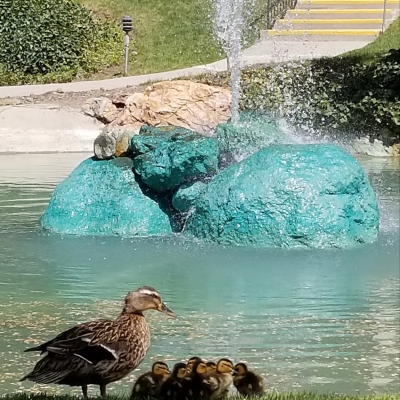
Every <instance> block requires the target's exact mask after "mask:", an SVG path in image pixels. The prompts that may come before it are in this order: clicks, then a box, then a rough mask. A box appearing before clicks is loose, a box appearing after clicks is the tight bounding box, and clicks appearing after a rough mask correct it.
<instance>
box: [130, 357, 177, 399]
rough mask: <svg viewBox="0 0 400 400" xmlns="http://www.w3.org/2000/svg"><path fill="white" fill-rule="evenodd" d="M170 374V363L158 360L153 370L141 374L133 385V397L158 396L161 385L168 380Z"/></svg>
mask: <svg viewBox="0 0 400 400" xmlns="http://www.w3.org/2000/svg"><path fill="white" fill-rule="evenodd" d="M169 374H170V371H169V368H168V365H167V364H166V363H164V362H161V361H156V362H155V363H154V364H153V365H152V367H151V371H149V372H146V373H145V374H143V375H140V376H139V378H138V379H137V380H136V382H135V384H134V385H133V389H132V393H131V399H147V398H149V397H156V396H157V395H158V394H159V392H160V388H161V385H162V384H163V383H164V382H165V381H166V379H167V378H168V376H169Z"/></svg>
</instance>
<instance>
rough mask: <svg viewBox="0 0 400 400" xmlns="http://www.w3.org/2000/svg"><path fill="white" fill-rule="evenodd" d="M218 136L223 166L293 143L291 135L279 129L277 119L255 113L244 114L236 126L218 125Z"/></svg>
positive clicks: (230, 124)
mask: <svg viewBox="0 0 400 400" xmlns="http://www.w3.org/2000/svg"><path fill="white" fill-rule="evenodd" d="M216 134H217V139H218V146H219V150H220V154H221V156H222V157H223V161H222V163H223V164H231V163H233V162H236V161H240V160H243V159H244V158H246V157H248V156H250V155H252V154H254V153H255V152H257V151H259V150H261V149H262V148H264V147H268V146H271V145H272V144H287V143H292V142H293V140H292V139H291V138H290V137H289V135H288V134H287V133H286V132H284V131H283V130H282V129H281V128H279V126H278V124H277V121H276V119H274V118H271V117H270V116H269V115H266V114H260V113H257V112H255V111H247V112H242V113H241V114H240V118H239V121H238V122H237V123H235V124H233V123H231V122H230V121H228V122H226V123H221V124H218V125H217V127H216ZM224 161H226V162H224Z"/></svg>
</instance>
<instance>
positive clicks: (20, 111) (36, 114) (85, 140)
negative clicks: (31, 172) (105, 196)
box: [0, 104, 103, 153]
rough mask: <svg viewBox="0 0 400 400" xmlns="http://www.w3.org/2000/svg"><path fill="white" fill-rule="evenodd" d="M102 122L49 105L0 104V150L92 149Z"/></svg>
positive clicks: (1, 151)
mask: <svg viewBox="0 0 400 400" xmlns="http://www.w3.org/2000/svg"><path fill="white" fill-rule="evenodd" d="M102 127H103V124H102V123H100V122H99V121H97V120H95V119H94V118H91V117H88V116H87V115H83V113H81V112H80V111H79V110H74V109H66V108H60V107H57V106H49V105H40V104H35V105H16V106H3V107H0V143H1V147H0V153H49V152H54V153H56V152H81V151H88V152H92V151H93V141H94V139H95V138H96V137H97V136H98V134H99V133H100V131H101V129H102Z"/></svg>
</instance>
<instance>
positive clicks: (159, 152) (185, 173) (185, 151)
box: [131, 127, 219, 193]
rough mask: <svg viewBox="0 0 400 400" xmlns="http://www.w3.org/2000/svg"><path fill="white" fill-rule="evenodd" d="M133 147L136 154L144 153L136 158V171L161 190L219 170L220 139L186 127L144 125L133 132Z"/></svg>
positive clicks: (153, 187) (164, 190) (144, 181)
mask: <svg viewBox="0 0 400 400" xmlns="http://www.w3.org/2000/svg"><path fill="white" fill-rule="evenodd" d="M131 150H132V152H133V154H134V155H136V154H141V155H138V156H136V157H135V159H134V161H133V166H134V170H135V172H136V173H137V174H138V175H139V176H140V178H141V179H142V181H143V183H144V184H145V185H147V186H148V187H149V188H151V189H152V190H154V191H155V192H157V193H163V192H166V191H169V190H172V189H176V188H178V187H179V186H180V185H181V184H182V183H184V182H186V181H188V180H193V179H198V178H201V177H204V176H205V175H208V174H215V172H216V171H217V168H218V155H219V152H218V143H217V140H216V139H215V138H209V137H205V136H202V135H199V134H197V133H195V132H192V131H190V130H187V129H184V128H175V129H157V128H149V127H144V128H143V129H142V130H141V132H140V133H139V135H138V136H133V138H132V141H131ZM142 153H144V154H142Z"/></svg>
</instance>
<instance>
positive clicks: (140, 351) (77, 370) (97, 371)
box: [22, 286, 173, 397]
mask: <svg viewBox="0 0 400 400" xmlns="http://www.w3.org/2000/svg"><path fill="white" fill-rule="evenodd" d="M140 291H141V292H140ZM129 296H131V298H130V297H129ZM138 299H139V300H138ZM135 301H136V302H135ZM147 309H156V310H159V311H162V312H165V313H167V314H169V315H173V313H172V312H171V311H170V310H169V309H168V308H167V307H166V306H165V305H164V304H163V303H162V302H161V299H160V296H159V294H158V293H157V291H155V289H153V288H151V287H148V286H145V287H142V288H139V289H138V290H137V291H135V292H131V293H129V294H128V296H127V297H126V300H125V307H124V310H123V311H122V313H121V314H120V315H119V316H118V317H117V318H116V319H115V320H114V321H112V320H105V319H102V320H97V321H91V322H86V323H83V324H80V325H76V326H74V327H72V328H70V329H68V330H67V331H64V332H62V333H61V334H59V335H58V336H56V337H55V338H54V339H52V340H50V341H48V342H46V343H44V344H42V345H40V346H37V347H33V348H31V349H27V350H26V351H41V352H42V353H47V354H46V355H45V356H44V357H43V358H42V359H41V360H39V361H38V363H37V364H36V365H35V367H34V369H33V371H32V372H31V373H29V374H28V375H26V376H25V377H23V378H22V380H25V379H27V380H31V381H34V382H37V383H43V384H47V383H57V384H65V385H70V386H82V390H83V394H84V396H85V397H86V396H87V385H90V384H95V385H100V387H101V393H102V394H103V395H105V386H106V385H107V384H109V383H111V382H115V381H117V380H119V379H121V378H123V377H124V376H126V375H127V374H128V373H129V372H131V371H133V370H134V369H135V368H136V367H137V366H138V365H139V364H140V363H141V362H142V360H143V359H144V357H145V355H146V353H147V350H148V349H149V347H150V330H149V327H148V325H147V323H146V319H145V317H144V315H143V314H142V311H144V310H147Z"/></svg>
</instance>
